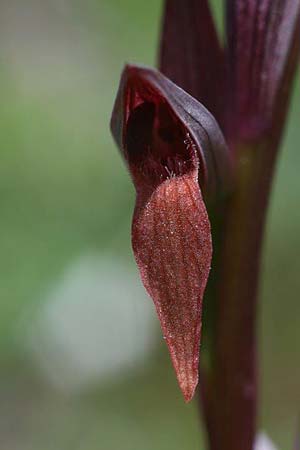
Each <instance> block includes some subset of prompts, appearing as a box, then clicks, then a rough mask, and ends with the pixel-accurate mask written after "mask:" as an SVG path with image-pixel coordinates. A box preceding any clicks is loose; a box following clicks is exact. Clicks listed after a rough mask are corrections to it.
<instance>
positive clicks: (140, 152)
mask: <svg viewBox="0 0 300 450" xmlns="http://www.w3.org/2000/svg"><path fill="white" fill-rule="evenodd" d="M111 128H112V132H113V135H114V137H115V140H116V142H117V144H118V146H119V148H120V149H121V151H122V153H123V156H124V158H125V160H126V162H127V165H128V168H129V171H130V173H131V176H132V179H133V183H134V185H135V188H136V194H137V197H136V206H135V211H134V216H133V224H132V246H133V251H134V255H135V258H136V262H137V265H138V267H139V270H140V274H141V278H142V281H143V284H144V286H145V288H146V290H147V291H148V293H149V295H150V296H151V298H152V299H153V301H154V304H155V307H156V310H157V313H158V316H159V319H160V323H161V327H162V331H163V335H164V338H165V340H166V343H167V345H168V348H169V351H170V355H171V359H172V362H173V365H174V368H175V371H176V375H177V379H178V382H179V385H180V387H181V389H182V392H183V395H184V397H185V400H186V401H189V400H191V398H192V397H193V394H194V391H195V388H196V386H197V383H198V365H199V347H200V332H201V313H202V299H203V294H204V290H205V287H206V283H207V279H208V275H209V270H210V264H211V258H212V242H211V231H210V223H209V219H208V215H207V212H206V207H205V203H204V200H203V195H202V194H204V196H205V198H206V199H208V200H209V199H211V198H212V197H214V196H215V195H216V194H217V192H218V191H219V190H220V189H222V188H223V187H224V186H225V185H226V184H227V179H228V153H227V148H226V146H225V143H224V139H223V136H222V133H221V132H220V130H219V127H218V125H217V123H216V122H215V120H214V118H213V117H212V116H211V114H210V113H209V112H208V111H207V110H206V109H205V108H204V107H203V106H202V105H201V104H200V103H199V102H198V101H196V100H195V99H193V98H192V97H191V96H189V95H188V94H187V93H185V92H184V91H183V90H182V89H180V88H179V87H177V86H176V85H175V84H173V83H172V82H171V81H170V80H168V79H167V78H166V77H164V76H163V75H162V74H161V73H160V72H158V71H156V70H153V69H148V68H144V67H137V66H127V67H126V68H125V70H124V72H123V74H122V78H121V82H120V88H119V91H118V95H117V99H116V103H115V107H114V111H113V115H112V121H111ZM200 186H201V188H200ZM201 191H202V192H201Z"/></svg>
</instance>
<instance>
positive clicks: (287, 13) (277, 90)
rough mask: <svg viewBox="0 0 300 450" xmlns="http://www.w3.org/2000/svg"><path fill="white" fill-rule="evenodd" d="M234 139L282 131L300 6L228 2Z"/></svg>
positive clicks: (293, 1)
mask: <svg viewBox="0 0 300 450" xmlns="http://www.w3.org/2000/svg"><path fill="white" fill-rule="evenodd" d="M227 17H228V54H229V67H230V84H231V92H232V102H233V107H234V111H233V113H234V120H232V123H233V125H234V130H233V133H234V134H236V133H237V131H236V130H237V129H238V130H239V134H240V135H241V137H242V138H250V139H253V138H254V139H255V138H257V137H260V136H261V135H262V134H264V133H265V132H266V131H268V130H269V129H270V128H271V127H272V126H275V127H277V128H279V129H282V125H283V123H284V116H285V111H286V105H287V101H288V97H289V95H288V94H289V92H290V89H289V88H290V86H291V80H292V76H293V73H294V70H295V67H296V64H297V62H298V59H299V44H300V0H227Z"/></svg>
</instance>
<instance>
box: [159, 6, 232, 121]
mask: <svg viewBox="0 0 300 450" xmlns="http://www.w3.org/2000/svg"><path fill="white" fill-rule="evenodd" d="M160 69H161V71H162V72H163V73H164V74H165V75H166V76H167V77H168V78H170V79H171V80H172V81H174V83H176V84H177V85H178V86H180V87H182V88H183V89H184V90H185V91H186V92H188V93H189V94H191V95H192V96H193V97H195V98H196V99H197V100H199V101H200V102H201V103H203V105H205V106H206V108H208V109H209V111H210V112H211V113H212V114H213V115H214V116H215V117H216V118H217V120H220V115H221V109H222V104H221V102H222V100H223V96H222V95H220V94H221V92H222V86H223V81H224V64H223V51H222V49H221V46H220V44H219V40H218V36H217V32H216V29H215V25H214V21H213V18H212V15H211V11H210V8H209V5H208V1H207V0H166V1H165V11H164V22H163V30H162V39H161V48H160Z"/></svg>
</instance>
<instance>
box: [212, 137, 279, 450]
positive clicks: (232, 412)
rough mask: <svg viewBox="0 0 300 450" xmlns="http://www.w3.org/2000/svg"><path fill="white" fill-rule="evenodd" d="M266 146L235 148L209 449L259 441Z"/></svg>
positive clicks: (219, 279) (221, 259)
mask: <svg viewBox="0 0 300 450" xmlns="http://www.w3.org/2000/svg"><path fill="white" fill-rule="evenodd" d="M269 142H270V141H269ZM266 147H269V145H268V143H267V141H266V142H260V143H258V144H256V143H251V144H249V145H238V146H236V151H237V152H238V157H237V161H238V167H237V170H236V174H237V177H238V178H237V180H236V184H235V189H234V192H233V193H232V194H231V196H230V197H229V198H228V200H227V204H226V208H225V219H224V221H225V222H224V228H223V235H222V237H221V248H220V250H219V256H218V261H217V269H216V274H215V282H214V284H215V296H216V298H215V299H214V303H215V305H216V306H215V314H216V315H215V329H214V341H213V344H212V345H213V349H212V358H213V359H212V362H211V370H210V372H209V374H208V377H207V380H206V393H205V396H206V400H205V402H204V408H205V418H206V422H207V429H208V435H209V442H210V449H211V450H241V449H243V450H252V448H253V442H254V438H255V428H256V406H257V361H256V358H257V356H256V347H257V345H256V310H257V288H258V281H259V271H260V254H261V248H262V241H263V233H264V224H265V218H266V209H267V204H268V198H269V192H270V186H271V181H272V173H273V166H274V160H275V158H274V152H270V151H268V150H269V148H266Z"/></svg>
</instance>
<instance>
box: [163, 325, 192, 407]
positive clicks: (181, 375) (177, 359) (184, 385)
mask: <svg viewBox="0 0 300 450" xmlns="http://www.w3.org/2000/svg"><path fill="white" fill-rule="evenodd" d="M195 344H196V345H195ZM167 345H168V348H169V352H170V355H171V360H172V363H173V367H174V370H175V373H176V378H177V381H178V385H179V387H180V390H181V392H182V394H183V397H184V401H185V403H189V402H190V401H191V400H192V399H193V397H194V394H195V391H196V388H197V385H198V380H199V370H198V366H199V351H200V348H199V347H200V330H199V329H197V331H196V333H195V334H194V333H191V334H190V335H186V336H185V338H184V339H180V338H179V339H177V340H176V341H175V342H174V341H173V342H170V341H169V340H168V339H167Z"/></svg>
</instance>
